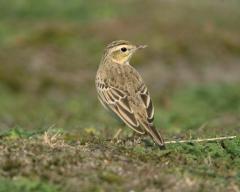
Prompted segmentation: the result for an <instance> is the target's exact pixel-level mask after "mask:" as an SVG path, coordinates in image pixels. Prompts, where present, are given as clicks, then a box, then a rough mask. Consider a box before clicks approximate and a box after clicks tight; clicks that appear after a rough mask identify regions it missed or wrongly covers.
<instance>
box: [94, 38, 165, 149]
mask: <svg viewBox="0 0 240 192" xmlns="http://www.w3.org/2000/svg"><path fill="white" fill-rule="evenodd" d="M145 47H146V45H134V44H132V43H131V42H129V41H126V40H116V41H113V42H111V43H110V44H108V45H107V47H106V49H105V51H104V54H103V56H102V59H101V62H100V64H99V66H98V70H97V73H96V79H95V84H96V90H97V94H98V99H99V101H100V102H101V104H102V105H103V106H104V107H105V108H106V109H108V110H110V111H112V112H113V113H115V114H116V115H117V116H118V117H119V118H120V119H121V120H122V121H123V122H124V123H125V124H126V125H127V126H128V127H130V128H131V129H133V130H134V131H135V132H137V133H139V134H141V135H146V134H148V135H150V136H151V138H152V139H153V141H154V143H155V144H157V145H158V146H159V147H160V149H164V148H165V144H164V139H163V137H162V136H161V134H160V132H159V131H158V130H157V129H156V127H155V125H154V107H153V103H152V100H151V97H150V93H149V91H148V88H147V86H146V85H145V83H144V81H143V78H142V77H141V75H140V74H139V73H138V71H137V70H136V69H135V68H134V67H133V66H132V65H130V60H131V58H132V56H133V54H134V53H135V52H136V51H137V50H140V49H143V48H145Z"/></svg>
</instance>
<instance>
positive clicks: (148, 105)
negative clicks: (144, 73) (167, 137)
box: [137, 83, 164, 147]
mask: <svg viewBox="0 0 240 192" xmlns="http://www.w3.org/2000/svg"><path fill="white" fill-rule="evenodd" d="M137 94H139V95H140V97H141V99H142V102H143V104H144V107H145V109H146V116H147V117H145V118H144V117H142V118H141V119H142V120H141V123H142V126H143V127H144V128H145V129H146V131H147V132H148V133H149V134H150V135H151V137H152V138H153V140H154V141H155V142H156V143H157V144H158V145H159V146H160V147H164V140H163V138H162V136H161V134H160V133H159V131H158V130H157V129H156V128H155V126H154V124H153V120H154V107H153V104H152V100H151V97H150V94H149V92H148V90H147V87H146V86H145V85H144V83H143V84H142V85H141V86H140V89H139V91H138V92H137Z"/></svg>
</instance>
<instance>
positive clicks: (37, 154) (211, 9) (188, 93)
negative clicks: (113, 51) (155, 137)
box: [0, 0, 240, 192]
mask: <svg viewBox="0 0 240 192" xmlns="http://www.w3.org/2000/svg"><path fill="white" fill-rule="evenodd" d="M239 17H240V12H239V1H237V0H233V1H221V2H219V1H207V0H203V1H197V0H193V1H191V2H190V1H186V0H181V1H145V0H126V1H121V2H120V1H119V2H113V1H110V0H108V1H104V2H103V1H97V0H91V1H81V0H69V1H59V0H52V1H48V0H43V1H38V0H32V1H24V0H21V1H20V0H12V1H1V2H0V18H1V22H0V192H5V191H10V192H11V191H12V192H18V191H19V192H20V191H21V192H23V191H26V192H30V191H39V192H40V191H43V192H55V191H60V192H61V191H62V192H64V191H68V192H71V191H72V192H75V191H99V192H102V191H132V192H133V191H136V192H137V191H145V192H154V191H167V192H168V191H169V192H172V191H173V192H174V191H199V192H200V191H224V192H225V191H231V192H232V191H234V192H238V191H239V190H240V189H239V188H240V187H239V186H240V171H239V170H240V150H239V149H240V138H239V132H240V115H239V114H240V87H239V82H240V76H239V70H240V68H239V61H240V57H239V56H240V36H239V33H240V25H239V24H238V23H239ZM116 39H126V40H130V41H132V42H136V43H138V44H147V45H149V48H148V49H146V50H145V51H143V52H139V53H138V54H136V56H135V57H133V60H132V63H133V64H134V66H135V67H136V68H137V69H138V70H139V72H140V73H141V74H142V76H143V78H144V80H145V81H146V84H147V85H148V87H149V90H150V92H151V96H152V99H153V103H154V106H155V123H156V127H158V128H159V129H160V130H161V132H162V134H163V135H164V138H165V139H166V140H181V139H196V138H210V137H219V136H229V135H236V136H237V138H235V139H233V140H225V141H216V142H202V143H188V144H180V143H178V144H168V145H167V149H166V150H163V151H161V150H159V149H158V148H157V147H156V146H154V145H153V143H152V142H151V140H150V139H149V138H144V139H143V140H142V142H141V143H137V142H135V141H134V140H133V137H132V131H131V130H130V129H129V128H127V127H125V126H124V125H123V124H121V122H119V121H118V120H116V119H115V118H114V116H111V114H108V113H107V112H106V111H104V109H103V108H102V107H101V105H100V104H99V102H98V101H97V98H96V92H95V87H94V76H95V73H96V70H97V66H98V63H99V61H100V58H101V54H102V52H103V49H104V46H105V45H106V44H107V43H109V42H111V41H112V40H116ZM118 128H123V129H124V131H123V133H122V134H121V135H120V138H119V140H118V142H115V143H112V142H111V138H112V136H113V135H114V133H115V132H116V131H117V129H118Z"/></svg>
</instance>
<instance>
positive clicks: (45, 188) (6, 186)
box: [0, 177, 61, 192]
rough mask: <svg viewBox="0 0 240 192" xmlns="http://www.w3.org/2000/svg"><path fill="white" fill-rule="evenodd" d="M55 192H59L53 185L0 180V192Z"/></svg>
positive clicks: (31, 181)
mask: <svg viewBox="0 0 240 192" xmlns="http://www.w3.org/2000/svg"><path fill="white" fill-rule="evenodd" d="M6 191H9V192H32V191H34V192H55V191H56V192H57V191H61V190H60V189H59V188H57V187H55V186H54V185H51V184H47V183H44V182H41V181H34V180H30V179H27V178H23V177H20V178H16V179H13V180H12V179H4V178H0V192H6Z"/></svg>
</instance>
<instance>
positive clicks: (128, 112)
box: [96, 82, 145, 134]
mask: <svg viewBox="0 0 240 192" xmlns="http://www.w3.org/2000/svg"><path fill="white" fill-rule="evenodd" d="M96 86H97V90H98V94H99V99H100V100H101V103H103V105H105V106H107V107H108V108H110V109H111V110H112V111H113V112H114V113H116V114H117V115H118V116H119V117H120V118H121V119H122V120H123V121H124V122H125V123H126V124H127V125H128V126H129V127H131V128H132V129H134V130H135V131H136V132H138V133H140V134H144V133H145V131H143V130H142V128H141V126H140V124H139V122H138V121H137V119H136V117H135V115H134V113H133V110H132V109H131V107H130V104H129V102H128V95H127V93H126V92H124V91H122V90H119V89H117V88H115V87H112V86H108V85H107V84H106V83H104V82H101V83H96Z"/></svg>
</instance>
